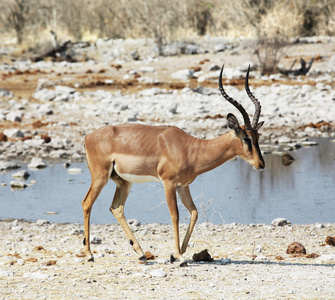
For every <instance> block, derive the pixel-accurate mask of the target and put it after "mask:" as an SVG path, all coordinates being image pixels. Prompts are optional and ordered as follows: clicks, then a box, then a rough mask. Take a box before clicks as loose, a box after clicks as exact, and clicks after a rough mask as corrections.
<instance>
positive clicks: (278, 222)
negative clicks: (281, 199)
mask: <svg viewBox="0 0 335 300" xmlns="http://www.w3.org/2000/svg"><path fill="white" fill-rule="evenodd" d="M289 224H291V222H290V221H287V220H286V219H284V218H277V219H274V220H273V221H272V222H271V225H273V226H285V225H289Z"/></svg>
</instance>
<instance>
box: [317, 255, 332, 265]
mask: <svg viewBox="0 0 335 300" xmlns="http://www.w3.org/2000/svg"><path fill="white" fill-rule="evenodd" d="M333 261H335V254H322V255H321V256H319V257H318V258H317V259H316V262H317V263H329V262H333Z"/></svg>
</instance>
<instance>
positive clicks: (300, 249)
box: [286, 242, 306, 254]
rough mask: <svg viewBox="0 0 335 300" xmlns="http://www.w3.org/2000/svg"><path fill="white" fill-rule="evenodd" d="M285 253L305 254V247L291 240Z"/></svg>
mask: <svg viewBox="0 0 335 300" xmlns="http://www.w3.org/2000/svg"><path fill="white" fill-rule="evenodd" d="M286 253H287V254H306V248H305V246H304V245H303V244H301V243H298V242H293V243H291V244H289V245H288V247H287V250H286Z"/></svg>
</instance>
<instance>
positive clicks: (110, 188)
mask: <svg viewBox="0 0 335 300" xmlns="http://www.w3.org/2000/svg"><path fill="white" fill-rule="evenodd" d="M316 141H317V142H318V143H319V145H318V146H314V147H303V148H301V149H299V150H297V151H294V152H290V154H291V155H292V156H293V157H294V159H295V160H294V162H293V163H292V164H291V165H289V166H285V165H283V163H282V157H281V156H279V155H272V154H268V155H265V156H264V159H265V163H266V168H265V170H264V171H263V172H258V171H255V170H254V169H253V168H252V167H251V166H250V165H249V164H247V163H246V162H244V161H242V160H241V159H236V160H235V161H229V162H227V163H225V164H224V165H222V166H220V167H218V168H217V169H215V170H212V171H210V172H208V173H205V174H202V175H200V176H199V177H198V178H197V179H196V180H195V181H194V182H193V183H192V184H191V194H192V196H193V199H194V202H195V204H196V206H197V208H198V211H199V222H212V223H214V224H222V223H233V222H237V223H241V224H250V223H256V224H260V223H262V224H270V223H271V221H272V220H273V219H275V218H277V217H283V218H286V219H288V220H289V221H291V222H292V223H294V224H310V223H334V222H335V213H334V210H335V160H334V159H335V143H332V142H331V141H330V140H329V139H318V140H316ZM71 168H80V169H82V172H81V173H79V174H70V173H68V169H66V168H65V167H64V166H63V164H54V165H48V167H47V168H45V169H41V170H31V169H28V168H27V166H26V165H21V169H26V170H28V172H29V173H30V177H29V178H28V180H26V181H25V182H26V183H27V184H30V182H31V181H36V183H35V184H33V185H31V186H28V187H27V188H25V189H21V190H12V189H11V188H10V184H9V183H10V181H11V180H13V179H12V178H11V175H12V174H13V173H16V172H17V171H18V170H14V171H10V172H6V173H1V175H0V183H3V185H5V186H0V219H2V220H4V219H7V218H15V219H25V220H28V221H35V220H37V219H46V220H49V221H50V222H57V223H83V213H82V207H81V200H82V199H83V198H84V196H85V194H86V192H87V190H88V188H89V185H90V173H89V170H88V168H87V167H86V163H73V164H71ZM114 190H115V184H114V183H113V182H112V181H110V182H109V183H108V184H107V185H106V187H105V188H104V189H103V191H102V192H101V194H100V196H99V197H98V199H97V200H96V202H95V204H94V206H93V210H92V217H91V223H95V224H107V223H115V222H116V220H115V218H114V216H113V215H112V214H111V213H110V211H109V207H110V205H111V202H112V199H113V194H114ZM178 203H179V208H180V220H181V222H188V219H189V214H188V212H187V210H186V209H185V208H184V207H183V205H182V204H181V202H180V201H179V200H178ZM125 215H126V218H127V219H133V218H134V219H137V220H139V221H140V222H141V223H142V224H143V223H155V222H158V223H166V224H167V223H171V222H170V215H169V211H168V208H167V204H166V201H165V195H164V190H163V186H162V184H161V183H144V184H133V187H132V189H131V192H130V195H129V197H128V200H127V202H126V205H125Z"/></svg>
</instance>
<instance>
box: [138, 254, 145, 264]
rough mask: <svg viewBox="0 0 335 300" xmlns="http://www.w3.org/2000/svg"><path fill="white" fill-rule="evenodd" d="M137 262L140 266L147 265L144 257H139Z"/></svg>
mask: <svg viewBox="0 0 335 300" xmlns="http://www.w3.org/2000/svg"><path fill="white" fill-rule="evenodd" d="M138 260H139V263H140V264H146V263H147V259H146V257H145V255H143V256H141V257H139V258H138Z"/></svg>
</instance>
